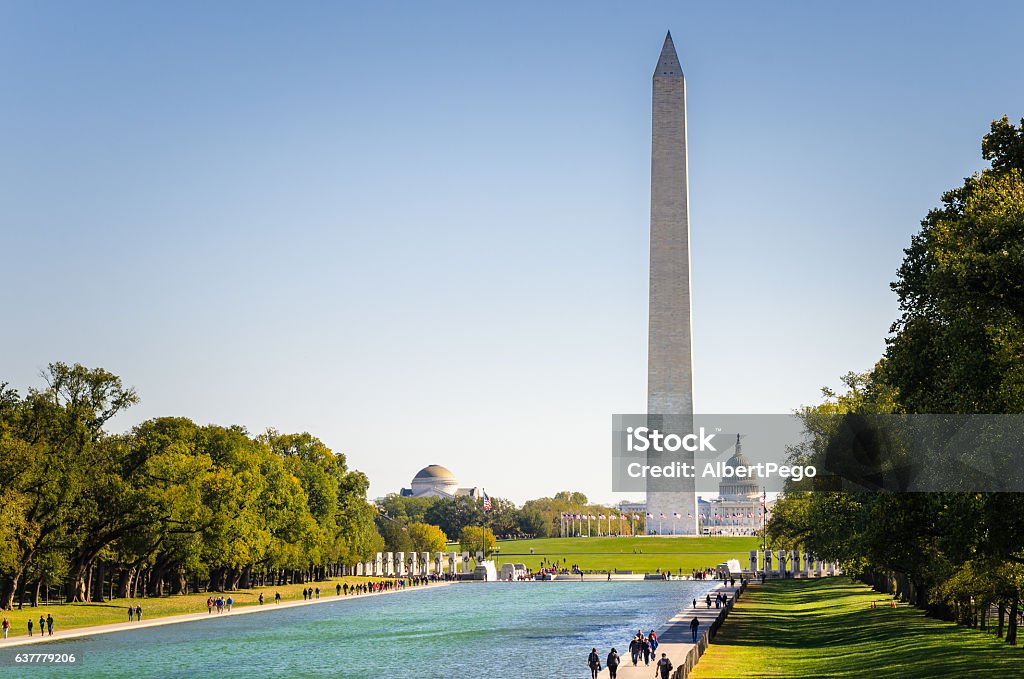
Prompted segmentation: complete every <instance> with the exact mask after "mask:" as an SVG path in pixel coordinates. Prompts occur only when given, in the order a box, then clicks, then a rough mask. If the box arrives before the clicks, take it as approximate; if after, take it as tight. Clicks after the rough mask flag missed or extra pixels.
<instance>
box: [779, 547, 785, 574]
mask: <svg viewBox="0 0 1024 679" xmlns="http://www.w3.org/2000/svg"><path fill="white" fill-rule="evenodd" d="M778 556H779V577H781V578H784V577H786V550H784V549H780V550H779V555H778Z"/></svg>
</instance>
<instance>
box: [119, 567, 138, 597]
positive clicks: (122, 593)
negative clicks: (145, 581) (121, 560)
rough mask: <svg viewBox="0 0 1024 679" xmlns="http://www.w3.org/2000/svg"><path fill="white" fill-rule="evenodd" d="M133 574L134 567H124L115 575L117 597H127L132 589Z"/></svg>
mask: <svg viewBox="0 0 1024 679" xmlns="http://www.w3.org/2000/svg"><path fill="white" fill-rule="evenodd" d="M134 575H135V569H134V568H125V569H124V570H123V571H121V572H120V573H119V574H118V576H117V598H118V599H127V598H128V593H129V592H131V590H132V577H133V576H134Z"/></svg>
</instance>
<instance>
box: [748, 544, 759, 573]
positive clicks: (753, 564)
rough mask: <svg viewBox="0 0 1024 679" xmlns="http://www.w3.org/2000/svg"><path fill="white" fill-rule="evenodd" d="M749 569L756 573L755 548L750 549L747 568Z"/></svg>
mask: <svg viewBox="0 0 1024 679" xmlns="http://www.w3.org/2000/svg"><path fill="white" fill-rule="evenodd" d="M749 570H750V572H751V573H756V572H757V550H756V549H752V550H750V568H749Z"/></svg>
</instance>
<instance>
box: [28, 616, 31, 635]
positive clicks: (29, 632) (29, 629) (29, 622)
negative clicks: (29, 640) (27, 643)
mask: <svg viewBox="0 0 1024 679" xmlns="http://www.w3.org/2000/svg"><path fill="white" fill-rule="evenodd" d="M28 635H29V636H32V618H29V619H28Z"/></svg>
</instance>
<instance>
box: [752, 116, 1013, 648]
mask: <svg viewBox="0 0 1024 679" xmlns="http://www.w3.org/2000/svg"><path fill="white" fill-rule="evenodd" d="M982 153H983V157H984V158H985V159H986V160H989V161H991V167H990V168H989V169H986V170H984V171H983V172H981V173H979V174H976V175H974V176H972V177H969V178H967V179H966V180H965V181H964V183H963V185H962V186H960V187H958V188H956V189H953V190H951V191H949V192H947V193H946V194H944V195H943V197H942V205H941V206H940V207H939V208H937V209H935V210H932V211H931V212H930V213H929V214H928V216H927V217H926V218H925V219H924V220H923V221H922V228H921V231H920V232H919V233H918V234H916V235H915V236H914V238H913V240H912V242H911V245H910V247H909V248H907V249H906V250H905V255H906V256H905V258H904V261H903V264H902V266H901V267H900V269H899V273H898V278H897V280H896V282H895V283H893V286H892V287H893V289H894V291H895V292H896V293H897V295H898V297H899V301H900V309H901V316H900V318H899V320H898V321H897V322H896V323H895V324H894V325H893V327H892V330H891V334H890V336H889V338H888V339H887V349H886V352H885V355H884V356H883V357H882V358H881V360H880V361H879V362H878V363H877V364H876V365H875V367H874V368H873V369H872V370H871V371H870V372H869V373H867V374H862V375H856V374H850V375H847V377H846V378H845V379H844V383H845V385H846V390H845V392H843V393H833V392H830V391H826V392H825V402H824V403H822V404H820V405H818V406H814V407H809V408H805V409H804V410H803V411H802V413H801V415H802V417H803V420H804V423H805V425H806V428H807V431H808V432H809V433H810V434H811V436H810V438H809V440H808V442H807V444H806V445H805V446H803V447H802V448H800V449H798V450H794V451H793V457H794V458H795V459H796V460H802V461H813V460H820V459H822V457H823V456H825V455H827V454H829V451H830V450H833V451H834V447H833V446H832V444H833V443H834V442H835V440H836V437H837V436H838V435H839V433H838V432H839V430H838V428H837V427H838V425H839V424H842V422H843V418H844V417H845V418H846V419H847V421H849V418H856V417H858V416H860V415H873V414H878V413H883V414H884V413H898V414H925V413H956V414H961V413H962V414H979V413H991V414H1019V413H1024V120H1022V121H1021V126H1020V127H1015V126H1014V125H1012V124H1011V123H1010V122H1009V120H1008V119H1007V118H1005V117H1004V118H1003V119H1002V120H999V121H995V122H994V123H993V124H992V128H991V131H990V133H989V134H988V135H986V136H985V138H984V140H983V142H982ZM837 416H838V417H837ZM769 535H770V537H771V539H772V541H773V543H774V544H778V545H779V546H784V547H787V546H797V545H800V546H804V547H806V548H807V549H809V550H810V551H813V552H815V553H816V554H819V555H821V556H822V557H824V558H827V559H837V560H840V561H842V562H843V563H844V564H846V568H847V569H848V570H850V571H852V572H854V573H858V574H860V575H861V577H863V578H864V579H865V580H866V581H868V582H870V583H872V584H874V585H875V586H876V587H878V588H879V589H881V590H883V591H887V592H892V593H895V594H897V595H899V596H901V597H903V598H905V599H906V600H908V601H910V602H912V603H914V604H916V605H919V606H922V607H924V608H926V609H927V610H928V611H929V612H930V613H931V614H933V615H936V616H940V617H943V618H947V619H953V620H956V621H958V622H960V623H962V624H966V625H972V626H974V625H977V626H981V627H989V626H990V625H992V622H991V621H990V620H988V611H989V610H990V609H992V608H993V607H994V608H995V609H996V610H997V620H996V621H995V624H994V626H995V627H996V633H997V634H998V635H999V636H1000V637H1002V636H1003V635H1004V629H1005V637H1006V640H1007V641H1008V642H1010V643H1016V640H1017V621H1018V618H1019V613H1020V608H1021V595H1022V592H1024V494H1020V493H978V492H957V493H840V492H800V489H799V488H798V487H796V486H794V487H792V488H791V489H790V491H789V492H787V493H786V494H785V495H784V497H782V498H781V499H780V500H779V502H778V503H777V504H776V507H775V510H774V513H773V517H772V520H771V523H770V524H769Z"/></svg>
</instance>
